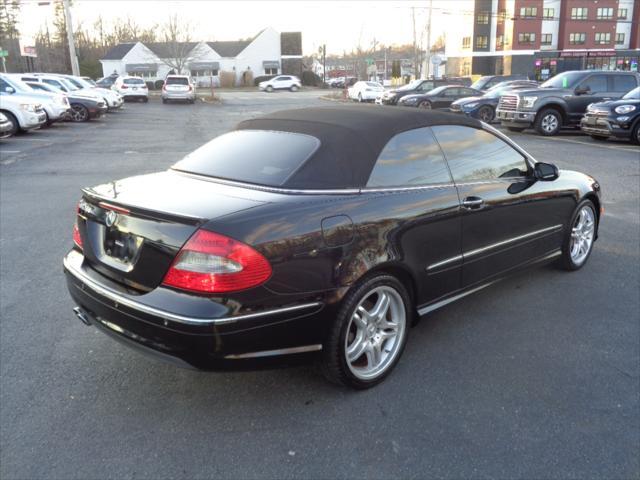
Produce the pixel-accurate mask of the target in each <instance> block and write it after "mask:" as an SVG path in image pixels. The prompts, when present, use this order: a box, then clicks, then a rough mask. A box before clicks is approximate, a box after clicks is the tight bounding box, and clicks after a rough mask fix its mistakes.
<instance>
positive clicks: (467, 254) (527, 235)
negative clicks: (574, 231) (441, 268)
mask: <svg viewBox="0 0 640 480" xmlns="http://www.w3.org/2000/svg"><path fill="white" fill-rule="evenodd" d="M560 229H562V225H561V224H559V225H553V226H552V227H546V228H541V229H540V230H536V231H534V232H529V233H525V234H524V235H519V236H517V237H513V238H508V239H506V240H502V241H501V242H498V243H493V244H491V245H487V246H486V247H481V248H476V249H475V250H471V251H469V252H464V253H463V254H462V256H463V257H464V258H465V259H466V258H467V257H472V256H474V255H477V254H479V253H482V252H486V251H487V250H493V249H494V248H498V247H502V246H504V245H508V244H510V243H514V242H517V241H519V240H525V239H527V238H530V237H535V236H536V235H541V234H543V233H546V232H551V231H554V230H560Z"/></svg>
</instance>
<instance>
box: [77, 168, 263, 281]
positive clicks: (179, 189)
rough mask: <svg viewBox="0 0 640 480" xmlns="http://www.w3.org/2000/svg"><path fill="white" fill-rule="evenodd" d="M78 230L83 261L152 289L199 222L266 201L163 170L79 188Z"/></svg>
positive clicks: (117, 278) (257, 194) (115, 277)
mask: <svg viewBox="0 0 640 480" xmlns="http://www.w3.org/2000/svg"><path fill="white" fill-rule="evenodd" d="M83 193H84V195H83V198H82V200H81V201H80V204H79V206H78V228H79V230H80V236H81V238H82V243H83V250H84V255H85V258H86V261H87V262H88V263H89V264H90V265H91V267H93V268H94V269H95V270H97V271H99V272H100V273H102V274H103V275H106V276H108V277H109V278H111V279H113V280H115V281H118V282H120V283H123V284H126V285H128V286H129V287H132V288H134V289H137V290H140V291H148V290H151V289H153V288H156V287H157V286H158V285H159V284H160V283H161V282H162V279H163V278H164V275H165V274H166V272H167V270H168V269H169V266H170V265H171V262H172V261H173V259H174V258H175V256H176V255H177V253H178V251H179V250H180V248H181V247H182V245H184V243H185V242H186V241H187V240H188V239H189V237H191V235H193V233H194V232H195V231H196V230H197V229H198V228H199V227H200V225H202V224H203V223H205V222H207V221H209V220H212V219H215V218H219V217H223V216H225V215H229V214H233V213H236V212H239V211H242V210H246V209H249V208H253V207H256V206H259V205H262V204H264V203H266V201H267V199H266V198H264V195H263V196H262V197H263V198H260V197H261V195H260V192H254V191H252V190H250V189H244V188H240V187H233V186H227V185H223V184H219V183H216V182H212V181H207V180H205V179H199V178H197V177H194V176H189V175H185V174H180V173H178V172H173V171H168V172H161V173H156V174H151V175H142V176H138V177H130V178H127V179H124V180H119V181H115V182H111V183H106V184H103V185H98V186H96V187H92V188H87V189H85V190H83Z"/></svg>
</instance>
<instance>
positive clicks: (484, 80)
mask: <svg viewBox="0 0 640 480" xmlns="http://www.w3.org/2000/svg"><path fill="white" fill-rule="evenodd" d="M490 78H491V77H480V78H479V79H478V80H476V81H475V82H473V84H472V85H471V88H475V89H476V90H482V87H484V86H485V84H486V83H487V82H488V81H489V79H490Z"/></svg>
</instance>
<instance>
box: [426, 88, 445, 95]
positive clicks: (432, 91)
mask: <svg viewBox="0 0 640 480" xmlns="http://www.w3.org/2000/svg"><path fill="white" fill-rule="evenodd" d="M447 88H449V87H447V86H444V87H436V88H434V89H433V90H429V91H428V92H427V93H428V94H429V95H438V94H440V93H442V92H443V91H445V90H446V89H447Z"/></svg>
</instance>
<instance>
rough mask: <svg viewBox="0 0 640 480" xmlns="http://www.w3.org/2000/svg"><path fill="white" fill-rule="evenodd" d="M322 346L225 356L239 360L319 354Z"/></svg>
mask: <svg viewBox="0 0 640 480" xmlns="http://www.w3.org/2000/svg"><path fill="white" fill-rule="evenodd" d="M320 350H322V345H320V344H317V345H305V346H304V347H291V348H280V349H278V350H262V351H259V352H249V353H239V354H237V355H234V354H231V355H225V357H224V358H229V359H233V360H238V359H241V358H261V357H275V356H276V355H291V354H293V353H306V352H318V351H320Z"/></svg>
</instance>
